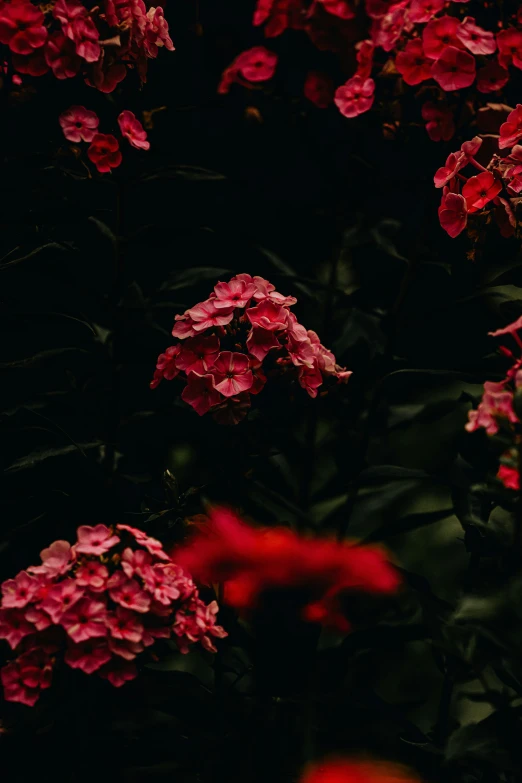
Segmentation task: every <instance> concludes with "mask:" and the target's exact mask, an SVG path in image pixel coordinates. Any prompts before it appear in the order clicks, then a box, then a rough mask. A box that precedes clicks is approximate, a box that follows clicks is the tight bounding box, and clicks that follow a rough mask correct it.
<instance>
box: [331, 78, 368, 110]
mask: <svg viewBox="0 0 522 783" xmlns="http://www.w3.org/2000/svg"><path fill="white" fill-rule="evenodd" d="M374 92H375V82H374V81H373V79H362V78H361V77H360V76H357V75H356V76H352V78H351V79H348V81H347V82H346V83H345V84H343V85H342V86H341V87H338V88H337V90H336V91H335V97H334V102H335V105H336V106H337V108H338V109H339V111H340V112H341V114H342V115H343V116H344V117H357V115H358V114H363V113H364V112H366V111H368V110H369V109H371V108H372V106H373V100H374Z"/></svg>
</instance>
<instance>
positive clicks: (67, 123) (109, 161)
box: [59, 106, 150, 174]
mask: <svg viewBox="0 0 522 783" xmlns="http://www.w3.org/2000/svg"><path fill="white" fill-rule="evenodd" d="M59 122H60V125H61V128H62V131H63V135H64V136H65V138H66V139H67V140H68V141H73V142H76V143H78V142H81V141H86V142H88V143H90V147H89V149H88V150H87V156H88V158H89V160H90V161H91V162H92V163H94V165H95V166H96V168H97V169H98V171H99V172H100V174H107V173H109V172H110V171H111V170H112V169H115V168H117V167H118V166H119V165H120V164H121V161H122V154H121V151H120V144H119V141H118V139H117V138H116V137H115V136H113V135H112V134H107V133H99V132H98V125H99V124H100V120H99V118H98V115H97V114H96V112H93V111H90V110H89V109H86V108H85V106H70V107H69V108H68V109H67V110H66V111H64V112H63V113H62V114H60V117H59ZM118 125H119V128H120V133H121V135H122V137H123V138H124V139H126V140H127V141H128V142H129V144H130V145H131V147H135V148H136V149H139V150H148V149H150V142H148V141H147V133H146V131H145V130H144V129H143V126H142V124H141V122H140V121H139V120H138V119H137V118H136V116H135V115H134V114H133V113H132V112H131V111H128V110H125V111H122V112H121V114H120V115H119V117H118Z"/></svg>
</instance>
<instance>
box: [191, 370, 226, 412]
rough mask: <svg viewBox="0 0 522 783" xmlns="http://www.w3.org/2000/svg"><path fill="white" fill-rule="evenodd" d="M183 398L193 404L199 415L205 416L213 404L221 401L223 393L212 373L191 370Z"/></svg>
mask: <svg viewBox="0 0 522 783" xmlns="http://www.w3.org/2000/svg"><path fill="white" fill-rule="evenodd" d="M181 399H182V400H184V401H185V402H187V403H188V404H189V405H191V406H192V407H193V408H194V410H195V411H196V413H197V414H198V415H199V416H203V414H205V413H207V411H209V410H210V408H212V406H213V405H217V404H218V402H220V401H221V395H220V393H219V392H218V390H217V389H216V387H215V386H214V378H213V376H212V375H198V374H197V373H195V372H189V374H188V375H187V385H186V386H185V388H184V389H183V391H182V393H181Z"/></svg>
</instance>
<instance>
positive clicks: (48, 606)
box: [39, 579, 85, 623]
mask: <svg viewBox="0 0 522 783" xmlns="http://www.w3.org/2000/svg"><path fill="white" fill-rule="evenodd" d="M84 593H85V590H83V589H82V588H81V587H78V585H77V583H76V580H75V579H66V580H65V581H63V582H58V584H55V585H52V587H50V588H49V590H48V591H47V594H46V596H45V597H44V598H43V600H42V601H41V603H40V606H39V608H41V609H43V610H44V612H46V613H47V614H48V615H49V617H50V618H51V620H52V621H53V623H59V622H60V620H61V618H62V615H63V614H65V612H67V611H68V610H69V609H70V608H71V607H72V606H74V604H75V603H77V602H78V601H79V600H80V598H82V597H83V595H84Z"/></svg>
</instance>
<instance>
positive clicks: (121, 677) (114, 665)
mask: <svg viewBox="0 0 522 783" xmlns="http://www.w3.org/2000/svg"><path fill="white" fill-rule="evenodd" d="M100 676H101V677H103V678H104V679H106V680H109V682H110V684H111V685H112V686H113V687H114V688H121V686H122V685H125V683H126V682H129V681H130V680H135V679H136V677H137V676H138V670H137V668H136V664H134V663H132V662H130V661H121V662H119V661H118V660H117V659H116V658H113V659H112V661H111V662H110V663H108V664H106V665H105V666H103V667H102V668H101V669H100Z"/></svg>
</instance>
